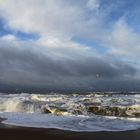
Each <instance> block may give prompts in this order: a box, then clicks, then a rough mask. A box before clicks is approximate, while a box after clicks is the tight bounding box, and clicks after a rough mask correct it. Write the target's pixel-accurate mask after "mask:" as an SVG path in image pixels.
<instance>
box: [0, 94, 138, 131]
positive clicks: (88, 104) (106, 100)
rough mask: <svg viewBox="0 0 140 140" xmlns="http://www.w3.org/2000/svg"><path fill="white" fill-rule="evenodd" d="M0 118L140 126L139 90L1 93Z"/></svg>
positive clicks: (47, 124) (91, 126)
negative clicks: (129, 91) (125, 91)
mask: <svg viewBox="0 0 140 140" xmlns="http://www.w3.org/2000/svg"><path fill="white" fill-rule="evenodd" d="M0 118H5V119H4V121H2V123H4V124H8V125H13V126H24V127H35V128H56V129H61V130H69V131H77V132H83V131H86V132H96V131H127V130H136V129H138V128H140V93H138V92H137V93H135V92H133V93H120V92H108V93H104V92H93V93H71V94H69V93H46V94H29V93H20V94H5V93H0Z"/></svg>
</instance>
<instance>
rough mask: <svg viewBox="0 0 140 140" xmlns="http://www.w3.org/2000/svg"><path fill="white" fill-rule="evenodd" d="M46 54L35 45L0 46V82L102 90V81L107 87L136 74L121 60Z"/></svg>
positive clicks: (34, 86)
mask: <svg viewBox="0 0 140 140" xmlns="http://www.w3.org/2000/svg"><path fill="white" fill-rule="evenodd" d="M7 45H8V44H7ZM30 45H32V46H33V44H30ZM47 51H48V53H46V54H44V52H43V48H42V49H40V48H37V47H36V46H33V47H29V48H28V46H23V47H22V48H21V47H13V46H11V45H10V46H0V83H3V84H10V85H13V86H17V87H26V86H27V87H32V88H41V87H42V88H45V89H54V90H55V89H64V88H66V89H74V88H75V89H83V88H85V89H91V88H93V89H94V88H97V87H98V88H103V87H104V85H105V83H106V82H107V83H108V84H110V85H111V84H112V83H114V82H115V81H120V82H121V81H123V80H128V79H132V77H133V76H135V75H136V73H137V70H136V69H135V68H133V67H132V66H130V65H128V64H126V63H124V62H121V61H112V60H111V61H110V60H107V58H106V59H103V58H99V57H96V56H85V57H83V56H81V57H80V56H78V57H76V58H75V56H73V57H72V56H71V54H69V51H68V52H65V55H66V56H69V55H70V57H66V58H64V57H59V56H57V57H56V56H55V55H54V54H53V53H51V51H52V50H49V49H47ZM55 52H56V51H55ZM60 52H61V51H60ZM74 55H76V54H74ZM77 55H78V54H77ZM108 59H109V58H108ZM120 86H121V85H120ZM106 88H107V87H106Z"/></svg>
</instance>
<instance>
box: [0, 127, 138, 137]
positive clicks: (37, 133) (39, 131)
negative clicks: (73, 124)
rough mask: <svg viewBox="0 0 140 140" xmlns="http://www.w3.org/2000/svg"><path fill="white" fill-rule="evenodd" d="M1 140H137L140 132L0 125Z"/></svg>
mask: <svg viewBox="0 0 140 140" xmlns="http://www.w3.org/2000/svg"><path fill="white" fill-rule="evenodd" d="M0 139H1V140H74V139H76V140H139V139H140V130H139V129H137V130H135V131H123V132H72V131H64V130H58V129H46V128H44V129H43V128H29V127H16V126H11V125H5V124H1V125H0Z"/></svg>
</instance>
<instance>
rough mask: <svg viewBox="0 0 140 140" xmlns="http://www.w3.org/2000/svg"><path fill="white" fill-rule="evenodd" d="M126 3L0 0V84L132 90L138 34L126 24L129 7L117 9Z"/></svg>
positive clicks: (136, 74)
mask: <svg viewBox="0 0 140 140" xmlns="http://www.w3.org/2000/svg"><path fill="white" fill-rule="evenodd" d="M130 1H131V0H129V2H126V3H123V2H121V1H120V2H118V3H114V4H113V2H112V1H111V0H108V1H107V2H109V5H110V6H109V7H108V6H107V4H106V3H103V1H102V0H77V1H74V0H71V1H65V0H24V1H20V0H13V1H11V0H5V1H4V2H2V1H0V11H1V12H0V17H1V21H3V22H4V24H3V26H2V28H1V29H0V31H2V30H4V31H5V33H3V34H2V33H1V35H0V84H1V85H10V86H13V87H14V88H20V87H24V89H27V88H32V89H35V88H36V89H39V88H40V89H41V88H42V89H45V90H77V89H78V90H83V89H84V90H87V91H88V90H108V91H109V90H138V89H139V87H138V84H139V82H140V81H139V77H140V75H139V72H140V67H139V62H136V60H138V58H139V53H138V52H139V51H140V47H139V46H140V39H139V38H140V35H139V32H137V31H136V30H135V28H134V27H136V26H130V25H129V22H128V19H129V18H128V17H131V18H134V17H132V16H128V15H131V14H132V13H134V12H135V11H134V10H133V9H131V12H128V11H129V10H128V9H126V10H125V11H123V12H122V14H120V13H118V11H119V8H122V7H123V6H126V5H127V4H128V3H130ZM135 9H136V7H135ZM18 11H20V12H18ZM112 14H114V15H112ZM137 14H139V13H138V12H137ZM126 15H127V16H126ZM135 18H137V15H136V14H135ZM19 33H20V34H19ZM19 35H20V36H19ZM33 35H37V36H38V38H34V37H33ZM76 38H79V40H76ZM80 40H81V41H80ZM89 42H91V43H89ZM132 84H133V86H132V87H130V86H131V85H132Z"/></svg>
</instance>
